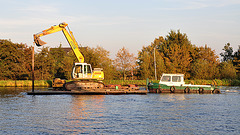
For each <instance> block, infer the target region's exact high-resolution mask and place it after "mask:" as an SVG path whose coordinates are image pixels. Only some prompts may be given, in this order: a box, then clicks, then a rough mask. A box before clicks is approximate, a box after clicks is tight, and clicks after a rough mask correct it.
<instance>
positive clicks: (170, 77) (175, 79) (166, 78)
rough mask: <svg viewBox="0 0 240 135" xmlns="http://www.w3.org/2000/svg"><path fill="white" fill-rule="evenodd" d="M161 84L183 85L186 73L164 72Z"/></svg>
mask: <svg viewBox="0 0 240 135" xmlns="http://www.w3.org/2000/svg"><path fill="white" fill-rule="evenodd" d="M159 84H165V85H167V86H183V85H185V82H184V74H165V73H163V74H162V77H161V79H160V82H159Z"/></svg>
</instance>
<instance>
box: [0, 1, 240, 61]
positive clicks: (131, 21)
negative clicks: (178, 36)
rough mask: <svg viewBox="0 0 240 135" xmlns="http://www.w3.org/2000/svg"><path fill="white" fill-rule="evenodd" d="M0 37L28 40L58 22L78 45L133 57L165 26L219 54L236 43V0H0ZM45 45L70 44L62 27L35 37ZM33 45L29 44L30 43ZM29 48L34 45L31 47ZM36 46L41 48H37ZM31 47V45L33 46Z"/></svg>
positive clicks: (239, 13) (239, 7) (239, 11)
mask: <svg viewBox="0 0 240 135" xmlns="http://www.w3.org/2000/svg"><path fill="white" fill-rule="evenodd" d="M0 3H1V8H0V13H1V14H0V39H10V40H11V41H12V42H14V43H24V44H26V45H28V46H32V45H34V44H33V34H36V33H38V32H41V31H42V30H44V29H47V28H50V27H51V26H52V25H57V24H59V23H62V22H66V23H68V24H69V27H70V29H71V31H72V32H73V34H74V36H75V38H76V40H77V42H78V44H81V45H82V46H89V47H97V46H101V47H103V48H104V49H105V50H107V51H109V52H110V57H111V58H113V59H114V58H115V56H116V54H117V52H118V51H119V49H121V48H122V47H125V48H127V49H128V50H129V51H130V53H133V54H135V56H137V54H138V51H141V49H142V47H143V46H148V45H150V44H151V42H153V41H154V39H155V38H158V37H159V36H163V37H166V35H168V34H169V32H170V31H171V30H175V31H177V30H180V32H181V33H186V34H187V36H188V39H189V40H190V41H191V43H192V44H194V45H196V46H205V45H207V46H208V47H210V48H212V50H215V52H216V54H218V55H219V54H220V53H221V52H223V51H222V49H223V47H224V45H225V44H226V43H230V44H231V46H232V47H233V49H234V51H237V49H238V46H239V45H240V0H68V1H66V0H64V1H63V0H0ZM41 39H42V40H43V41H45V42H47V44H46V45H44V46H45V47H58V46H59V45H60V43H61V44H62V46H63V47H70V46H69V45H68V43H67V41H66V39H65V37H64V35H63V34H62V32H58V33H54V34H51V35H47V36H44V37H42V38H41ZM34 46H35V45H34ZM35 48H39V47H37V46H35ZM40 48H41V47H40ZM36 51H37V49H36Z"/></svg>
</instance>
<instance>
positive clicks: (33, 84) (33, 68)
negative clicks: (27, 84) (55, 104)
mask: <svg viewBox="0 0 240 135" xmlns="http://www.w3.org/2000/svg"><path fill="white" fill-rule="evenodd" d="M32 92H34V47H32Z"/></svg>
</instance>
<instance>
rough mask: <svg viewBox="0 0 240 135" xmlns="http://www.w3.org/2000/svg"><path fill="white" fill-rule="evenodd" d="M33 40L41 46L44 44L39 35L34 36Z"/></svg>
mask: <svg viewBox="0 0 240 135" xmlns="http://www.w3.org/2000/svg"><path fill="white" fill-rule="evenodd" d="M34 42H35V44H36V45H37V46H42V45H45V44H46V42H44V41H42V40H41V39H40V38H39V37H34Z"/></svg>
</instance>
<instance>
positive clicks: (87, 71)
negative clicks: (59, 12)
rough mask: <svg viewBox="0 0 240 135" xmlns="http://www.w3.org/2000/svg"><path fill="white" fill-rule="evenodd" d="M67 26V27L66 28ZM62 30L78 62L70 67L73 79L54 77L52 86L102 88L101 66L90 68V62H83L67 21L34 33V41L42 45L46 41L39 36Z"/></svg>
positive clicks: (79, 88) (78, 88)
mask: <svg viewBox="0 0 240 135" xmlns="http://www.w3.org/2000/svg"><path fill="white" fill-rule="evenodd" d="M66 28H67V29H66ZM58 31H62V32H63V34H64V36H65V37H66V39H67V41H68V43H69V45H70V46H71V48H72V50H73V52H74V54H75V56H76V57H77V59H78V62H75V63H74V65H73V69H72V79H73V80H74V81H71V82H67V83H66V81H64V80H62V79H59V78H58V79H54V80H55V81H53V87H64V89H65V90H86V89H96V88H103V87H104V85H103V83H102V82H101V80H103V79H104V73H103V69H102V68H94V70H92V67H91V64H87V63H84V57H83V55H82V53H81V52H80V50H79V47H78V44H77V41H76V40H75V37H74V36H73V33H72V31H70V29H69V27H68V24H67V23H64V22H63V23H60V24H59V25H54V26H51V27H50V28H49V29H46V30H43V31H42V32H40V33H37V34H34V35H33V37H34V42H35V44H36V45H37V46H42V45H44V44H46V42H44V41H42V40H41V39H40V37H42V36H45V35H48V34H52V33H55V32H58Z"/></svg>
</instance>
